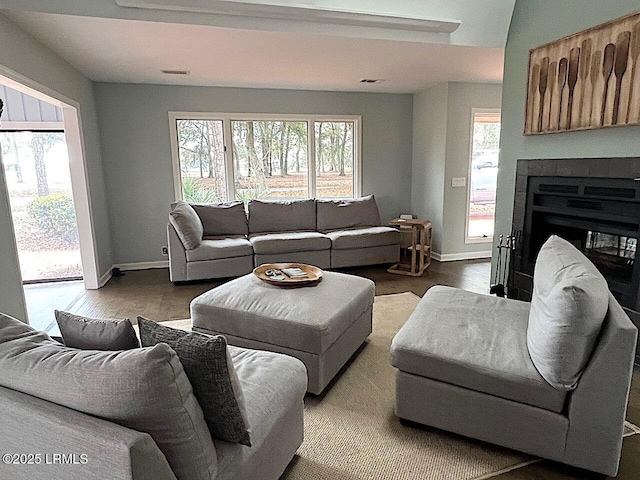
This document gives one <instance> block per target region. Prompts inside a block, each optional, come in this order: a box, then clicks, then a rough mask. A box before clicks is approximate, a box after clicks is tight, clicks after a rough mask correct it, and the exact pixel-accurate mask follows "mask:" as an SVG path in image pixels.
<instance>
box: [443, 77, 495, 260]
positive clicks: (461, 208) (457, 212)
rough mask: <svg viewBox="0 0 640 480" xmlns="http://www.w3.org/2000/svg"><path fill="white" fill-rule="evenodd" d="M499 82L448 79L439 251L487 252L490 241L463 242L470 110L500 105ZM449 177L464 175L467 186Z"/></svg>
mask: <svg viewBox="0 0 640 480" xmlns="http://www.w3.org/2000/svg"><path fill="white" fill-rule="evenodd" d="M501 100H502V85H500V84H480V83H450V84H449V107H448V110H447V111H448V114H447V160H446V169H445V182H444V214H443V217H444V218H445V219H446V221H445V222H444V225H443V229H444V231H443V239H444V243H443V245H442V249H441V250H438V252H440V253H441V254H443V255H455V254H461V253H469V252H488V251H490V250H491V243H470V244H465V243H464V239H465V228H466V217H467V188H468V185H469V183H470V182H471V179H470V178H468V176H469V159H470V155H471V151H470V148H471V111H472V109H474V108H500V103H501ZM453 177H467V187H466V188H462V187H456V188H453V187H452V186H451V179H452V178H453Z"/></svg>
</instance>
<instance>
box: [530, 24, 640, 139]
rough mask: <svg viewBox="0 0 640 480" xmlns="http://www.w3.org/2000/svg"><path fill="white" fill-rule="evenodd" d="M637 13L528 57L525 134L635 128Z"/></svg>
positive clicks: (639, 92)
mask: <svg viewBox="0 0 640 480" xmlns="http://www.w3.org/2000/svg"><path fill="white" fill-rule="evenodd" d="M639 62H640V12H638V13H634V14H632V15H628V16H626V17H623V18H620V19H618V20H613V21H611V22H609V23H605V24H603V25H600V26H597V27H593V28H590V29H589V30H585V31H584V32H580V33H576V34H575V35H571V36H569V37H565V38H563V39H561V40H557V41H555V42H552V43H549V44H547V45H543V46H541V47H538V48H534V49H533V50H531V51H530V52H529V71H528V74H529V77H528V84H527V107H526V118H525V128H524V134H525V135H539V134H545V133H557V132H566V131H573V130H588V129H594V128H603V127H613V126H624V125H640V72H638V70H640V67H639V66H638V63H639Z"/></svg>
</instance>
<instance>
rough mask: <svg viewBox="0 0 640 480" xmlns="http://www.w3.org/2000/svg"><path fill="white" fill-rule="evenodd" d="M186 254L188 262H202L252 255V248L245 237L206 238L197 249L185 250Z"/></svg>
mask: <svg viewBox="0 0 640 480" xmlns="http://www.w3.org/2000/svg"><path fill="white" fill-rule="evenodd" d="M186 254H187V261H188V262H204V261H207V260H219V259H222V258H234V257H244V256H246V255H253V248H251V243H250V242H249V240H247V239H246V238H245V237H207V238H205V239H204V240H202V243H201V244H200V246H199V247H197V248H194V249H193V250H187V252H186Z"/></svg>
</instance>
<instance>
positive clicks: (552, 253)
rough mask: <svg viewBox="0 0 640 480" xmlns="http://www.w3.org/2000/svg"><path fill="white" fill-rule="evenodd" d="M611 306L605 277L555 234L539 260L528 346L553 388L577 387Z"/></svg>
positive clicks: (539, 255)
mask: <svg viewBox="0 0 640 480" xmlns="http://www.w3.org/2000/svg"><path fill="white" fill-rule="evenodd" d="M608 305H609V288H608V286H607V282H606V280H605V279H604V277H603V276H602V274H601V273H600V272H599V271H598V270H597V269H596V267H595V266H594V265H593V264H592V263H591V262H590V261H589V260H588V259H587V257H585V256H584V255H583V254H582V253H581V252H580V251H579V250H578V249H577V248H575V247H574V246H573V245H572V244H571V243H569V242H567V241H566V240H563V239H562V238H560V237H558V236H555V235H553V236H551V237H550V238H549V240H547V241H546V242H545V244H544V245H543V246H542V248H541V249H540V253H539V254H538V258H537V260H536V266H535V271H534V276H533V297H532V299H531V311H530V312H529V326H528V329H527V346H528V347H529V355H530V356H531V360H532V361H533V364H534V365H535V367H536V368H537V369H538V372H539V373H540V375H542V377H543V378H544V379H545V380H546V381H547V382H549V384H551V385H552V386H553V387H554V388H556V389H558V390H565V391H567V390H573V389H574V388H576V386H577V384H578V380H579V379H580V375H581V374H582V371H583V369H584V367H585V366H586V364H587V362H588V361H589V358H590V357H591V353H592V351H593V347H594V345H595V343H596V340H597V338H598V334H599V333H600V329H601V327H602V323H603V321H604V317H605V316H606V314H607V310H608Z"/></svg>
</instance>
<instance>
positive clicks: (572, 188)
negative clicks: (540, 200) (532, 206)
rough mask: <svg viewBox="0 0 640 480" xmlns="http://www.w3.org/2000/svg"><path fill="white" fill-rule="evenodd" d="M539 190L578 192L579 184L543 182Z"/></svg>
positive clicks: (546, 191) (545, 191) (544, 191)
mask: <svg viewBox="0 0 640 480" xmlns="http://www.w3.org/2000/svg"><path fill="white" fill-rule="evenodd" d="M538 190H539V191H540V192H542V193H575V194H577V193H578V186H577V185H553V184H548V183H541V184H540V186H539V187H538Z"/></svg>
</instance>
